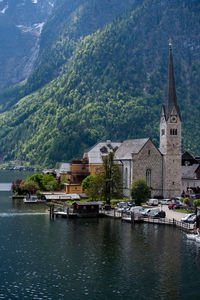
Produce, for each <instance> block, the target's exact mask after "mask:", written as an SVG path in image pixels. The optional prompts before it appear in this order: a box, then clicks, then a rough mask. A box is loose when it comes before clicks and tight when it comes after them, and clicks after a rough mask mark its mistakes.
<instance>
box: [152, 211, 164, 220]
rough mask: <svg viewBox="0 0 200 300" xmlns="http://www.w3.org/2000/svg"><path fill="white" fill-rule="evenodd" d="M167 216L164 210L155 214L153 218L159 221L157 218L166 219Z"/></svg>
mask: <svg viewBox="0 0 200 300" xmlns="http://www.w3.org/2000/svg"><path fill="white" fill-rule="evenodd" d="M165 216H166V213H165V211H164V210H161V211H159V212H157V213H154V214H153V215H152V216H151V217H152V218H154V219H157V218H165Z"/></svg>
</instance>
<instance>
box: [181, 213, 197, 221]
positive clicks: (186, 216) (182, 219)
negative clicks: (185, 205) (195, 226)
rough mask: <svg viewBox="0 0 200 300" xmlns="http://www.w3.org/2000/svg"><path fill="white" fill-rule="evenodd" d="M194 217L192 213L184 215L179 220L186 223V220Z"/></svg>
mask: <svg viewBox="0 0 200 300" xmlns="http://www.w3.org/2000/svg"><path fill="white" fill-rule="evenodd" d="M194 215H195V214H194V213H191V214H186V215H185V216H184V217H183V218H181V222H187V220H188V219H189V218H190V217H192V216H194Z"/></svg>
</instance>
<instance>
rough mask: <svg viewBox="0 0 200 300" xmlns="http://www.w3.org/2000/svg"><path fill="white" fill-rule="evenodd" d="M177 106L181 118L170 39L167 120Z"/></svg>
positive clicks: (166, 97)
mask: <svg viewBox="0 0 200 300" xmlns="http://www.w3.org/2000/svg"><path fill="white" fill-rule="evenodd" d="M174 107H175V108H176V110H177V114H178V116H179V118H180V119H181V116H180V111H179V108H178V105H177V99H176V86H175V79H174V67H173V56H172V42H171V39H170V41H169V65H168V79H167V89H166V96H165V104H164V111H165V117H166V120H168V118H169V116H170V114H171V112H172V109H173V108H174Z"/></svg>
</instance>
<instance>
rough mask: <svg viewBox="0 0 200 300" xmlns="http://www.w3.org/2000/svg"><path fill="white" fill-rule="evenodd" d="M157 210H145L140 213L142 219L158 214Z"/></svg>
mask: <svg viewBox="0 0 200 300" xmlns="http://www.w3.org/2000/svg"><path fill="white" fill-rule="evenodd" d="M159 211H160V210H159V208H146V209H144V210H143V211H141V212H140V214H141V215H142V216H143V217H150V216H151V215H153V214H155V213H157V212H159Z"/></svg>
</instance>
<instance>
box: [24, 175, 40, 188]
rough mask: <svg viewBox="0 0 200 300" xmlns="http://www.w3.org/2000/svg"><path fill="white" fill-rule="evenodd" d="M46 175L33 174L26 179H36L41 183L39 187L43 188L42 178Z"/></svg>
mask: <svg viewBox="0 0 200 300" xmlns="http://www.w3.org/2000/svg"><path fill="white" fill-rule="evenodd" d="M43 176H44V175H42V174H33V175H31V176H29V177H28V178H27V179H26V181H27V182H29V181H34V182H36V183H37V184H38V185H39V188H40V189H41V190H42V189H43V185H42V178H43Z"/></svg>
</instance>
